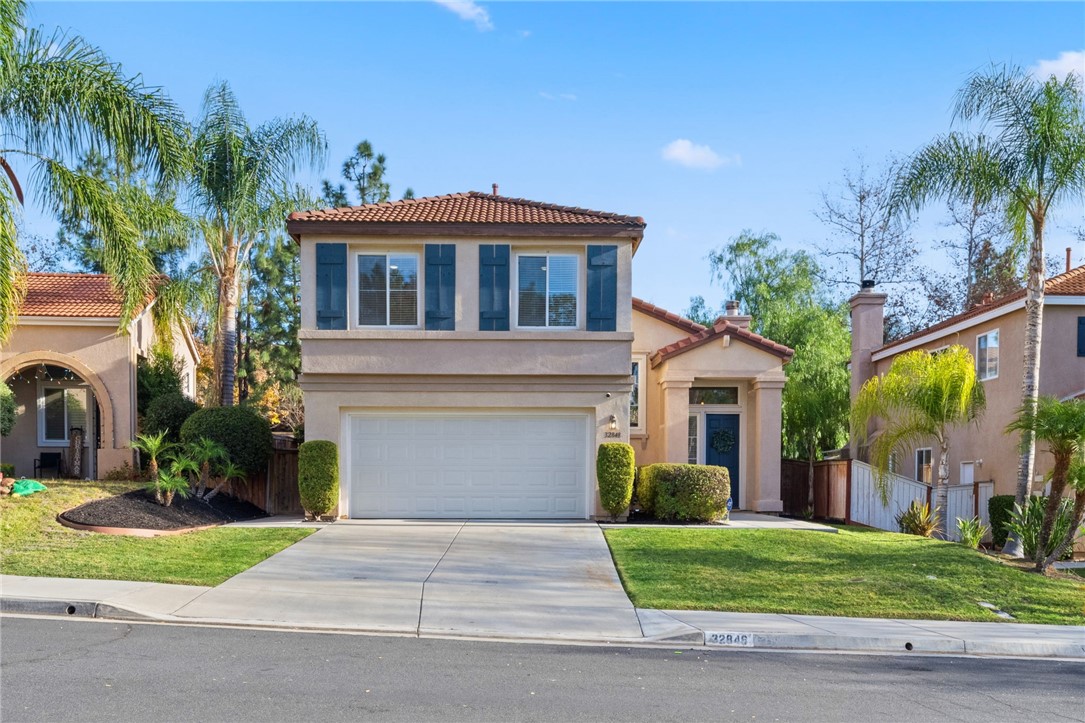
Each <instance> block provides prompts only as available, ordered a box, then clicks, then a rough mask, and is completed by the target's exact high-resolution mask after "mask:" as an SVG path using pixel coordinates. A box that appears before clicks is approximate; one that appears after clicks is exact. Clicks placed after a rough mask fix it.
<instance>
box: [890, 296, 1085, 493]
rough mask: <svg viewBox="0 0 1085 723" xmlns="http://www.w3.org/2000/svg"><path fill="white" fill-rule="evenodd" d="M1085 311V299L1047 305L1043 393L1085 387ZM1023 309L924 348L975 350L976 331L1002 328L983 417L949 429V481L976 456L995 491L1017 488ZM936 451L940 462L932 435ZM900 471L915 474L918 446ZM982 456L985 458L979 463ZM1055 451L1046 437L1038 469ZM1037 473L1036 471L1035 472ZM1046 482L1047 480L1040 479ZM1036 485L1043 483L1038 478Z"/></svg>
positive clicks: (980, 473)
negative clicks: (1083, 321)
mask: <svg viewBox="0 0 1085 723" xmlns="http://www.w3.org/2000/svg"><path fill="white" fill-rule="evenodd" d="M1079 316H1085V305H1074V306H1065V305H1055V304H1048V305H1047V306H1045V308H1044V321H1043V342H1042V346H1041V353H1040V393H1041V394H1050V395H1054V396H1056V397H1059V398H1063V397H1067V396H1070V395H1074V394H1077V393H1080V392H1082V391H1083V390H1085V357H1079V356H1077V318H1078V317H1079ZM1024 319H1025V312H1024V310H1023V309H1020V310H1016V311H1012V312H1010V313H1007V314H1005V315H1003V316H1000V317H999V318H997V319H992V320H989V321H984V322H982V323H979V324H976V325H975V326H972V327H970V328H968V329H964V330H961V331H959V332H956V333H953V334H949V335H945V336H940V337H938V338H937V339H933V340H930V341H927V342H925V343H923V344H922V345H921V348H924V349H928V350H934V349H938V348H940V347H943V346H946V345H947V344H961V345H963V346H965V347H966V348H967V349H968V350H969V351H970V352H971V353H972V354H973V355H975V354H976V337H977V336H979V335H982V334H985V333H987V332H989V331H992V330H994V329H998V330H999V352H1000V355H999V370H998V377H997V378H995V379H990V380H987V381H984V382H982V384H983V387H984V392H985V394H986V396H987V410H986V412H985V413H984V414H983V416H982V417H981V418H980V420H979V421H978V422H977V423H976V424H973V425H971V426H969V427H966V428H962V429H956V430H954V431H953V432H951V434H950V438H949V439H950V450H949V472H950V482H951V483H953V484H955V483H957V482H958V480H959V479H960V465H961V463H962V462H977V466H976V471H975V478H976V479H977V480H993V481H994V483H995V494H1000V495H1002V494H1014V493H1015V491H1016V486H1017V464H1018V451H1017V437H1016V436H1015V435H1006V434H1005V433H1004V432H1003V430H1005V428H1006V425H1007V424H1009V423H1010V421H1011V420H1012V419H1013V418H1014V417H1015V415H1016V411H1017V409H1018V407H1019V406H1020V403H1021V375H1022V372H1023V365H1024V341H1025V338H1024ZM891 364H892V357H890V358H886V359H880V360H878V361H876V362H875V367H876V370H877V373H878V374H884V373H885V372H887V371H888V370H889V367H890V365H891ZM920 446H927V447H931V448H932V449H933V451H934V455H933V463H934V464H935V465H937V454H938V452H937V444H935V443H934V441H933V440H930V441H929V443H926V444H923V445H920ZM903 456H904V459H902V460H900V461H901V470H900V472H901V474H903V475H905V476H907V477H911V478H914V476H915V453H914V450H911V451H909V453H907V454H905V455H903ZM980 462H982V463H980ZM1051 466H1052V463H1051V455H1050V454H1049V453H1048V452H1047V450H1046V448H1045V447H1044V445H1043V444H1042V443H1040V444H1039V445H1038V446H1037V454H1036V472H1035V475H1036V476H1038V477H1040V478H1042V477H1043V475H1044V474H1046V473H1048V472H1050V470H1051ZM1034 479H1035V477H1034ZM1040 484H1042V483H1040ZM1034 489H1038V483H1036V482H1034Z"/></svg>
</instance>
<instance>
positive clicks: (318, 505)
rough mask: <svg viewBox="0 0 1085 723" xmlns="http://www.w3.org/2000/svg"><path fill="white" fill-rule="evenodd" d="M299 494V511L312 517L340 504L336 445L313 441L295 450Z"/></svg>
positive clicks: (325, 441) (317, 440)
mask: <svg viewBox="0 0 1085 723" xmlns="http://www.w3.org/2000/svg"><path fill="white" fill-rule="evenodd" d="M298 492H299V493H300V495H301V506H302V508H304V509H305V511H306V512H307V513H309V514H310V515H312V516H314V517H320V516H322V515H326V514H328V513H329V512H331V511H332V510H333V509H335V506H336V504H338V502H339V449H338V447H336V445H335V442H329V441H327V440H325V439H313V440H310V441H308V442H302V444H301V446H300V447H298Z"/></svg>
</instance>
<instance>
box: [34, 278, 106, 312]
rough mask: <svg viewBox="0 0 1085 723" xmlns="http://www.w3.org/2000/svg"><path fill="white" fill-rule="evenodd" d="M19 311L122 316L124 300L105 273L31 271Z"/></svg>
mask: <svg viewBox="0 0 1085 723" xmlns="http://www.w3.org/2000/svg"><path fill="white" fill-rule="evenodd" d="M19 315H20V316H69V317H77V316H84V317H98V318H103V317H108V318H112V317H119V316H120V315H121V300H120V297H118V296H117V292H116V291H114V289H113V284H112V282H111V281H110V279H109V277H108V276H106V275H105V274H60V273H30V274H27V278H26V298H24V299H23V303H22V305H21V306H20V307H19Z"/></svg>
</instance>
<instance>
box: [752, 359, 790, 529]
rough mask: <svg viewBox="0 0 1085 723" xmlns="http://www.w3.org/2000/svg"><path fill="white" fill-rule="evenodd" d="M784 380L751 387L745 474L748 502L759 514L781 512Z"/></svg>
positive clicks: (771, 380) (760, 381) (765, 381)
mask: <svg viewBox="0 0 1085 723" xmlns="http://www.w3.org/2000/svg"><path fill="white" fill-rule="evenodd" d="M783 391H784V380H783V379H756V380H754V382H753V383H752V384H751V385H750V409H751V410H752V411H753V419H752V420H751V422H752V423H751V424H750V431H751V432H752V434H751V438H752V439H751V442H752V444H751V445H750V447H748V450H749V467H750V471H749V473H747V474H746V485H747V490H746V500H747V502H748V503H749V504H750V506H751V508H752V509H753V510H754V511H756V512H782V511H783V509H784V503H783V500H782V499H781V498H780V454H781V434H782V433H783V415H782V412H781V408H780V405H781V397H782V395H783Z"/></svg>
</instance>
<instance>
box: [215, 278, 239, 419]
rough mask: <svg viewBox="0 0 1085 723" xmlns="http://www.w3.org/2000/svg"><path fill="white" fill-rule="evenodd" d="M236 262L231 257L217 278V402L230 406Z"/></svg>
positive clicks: (233, 380) (233, 374) (234, 357)
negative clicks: (219, 356)
mask: <svg viewBox="0 0 1085 723" xmlns="http://www.w3.org/2000/svg"><path fill="white" fill-rule="evenodd" d="M238 296H239V289H238V279H237V264H236V263H235V262H234V260H233V259H232V258H231V259H229V260H228V261H227V263H226V265H225V266H224V267H223V270H222V278H220V279H219V333H220V334H221V345H220V346H221V349H222V369H221V370H220V372H219V380H220V381H219V384H220V390H219V403H220V404H221V405H222V406H224V407H232V406H233V405H234V403H235V401H236V399H235V397H236V395H235V386H236V381H237V309H238Z"/></svg>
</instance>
